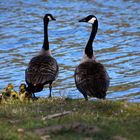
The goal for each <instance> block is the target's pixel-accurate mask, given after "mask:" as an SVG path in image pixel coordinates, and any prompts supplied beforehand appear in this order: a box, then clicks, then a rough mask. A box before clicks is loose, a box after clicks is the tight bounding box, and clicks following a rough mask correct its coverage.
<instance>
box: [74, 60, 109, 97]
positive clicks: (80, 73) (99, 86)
mask: <svg viewBox="0 0 140 140" xmlns="http://www.w3.org/2000/svg"><path fill="white" fill-rule="evenodd" d="M75 83H76V87H77V89H78V90H79V91H80V92H81V93H82V94H83V95H84V97H85V99H87V96H91V97H97V98H100V99H101V98H105V96H106V92H107V89H108V86H109V76H108V74H107V72H106V70H105V68H104V66H103V65H102V64H101V63H99V62H96V61H93V62H84V63H81V64H80V65H79V66H78V67H77V68H76V70H75Z"/></svg>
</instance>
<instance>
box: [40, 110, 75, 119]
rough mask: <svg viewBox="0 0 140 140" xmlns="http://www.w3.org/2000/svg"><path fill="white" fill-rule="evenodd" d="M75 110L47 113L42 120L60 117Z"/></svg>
mask: <svg viewBox="0 0 140 140" xmlns="http://www.w3.org/2000/svg"><path fill="white" fill-rule="evenodd" d="M72 112H73V111H64V112H62V113H56V114H52V115H47V116H45V117H43V118H42V120H48V119H53V118H58V117H62V116H65V115H68V114H71V113H72Z"/></svg>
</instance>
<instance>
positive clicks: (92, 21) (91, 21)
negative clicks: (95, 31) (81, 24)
mask: <svg viewBox="0 0 140 140" xmlns="http://www.w3.org/2000/svg"><path fill="white" fill-rule="evenodd" d="M95 20H96V18H95V17H93V18H91V19H90V20H89V21H88V22H89V23H92V24H93V23H94V21H95Z"/></svg>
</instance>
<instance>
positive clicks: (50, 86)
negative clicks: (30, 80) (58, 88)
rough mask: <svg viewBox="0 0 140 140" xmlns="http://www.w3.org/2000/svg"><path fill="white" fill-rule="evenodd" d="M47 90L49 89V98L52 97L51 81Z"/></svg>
mask: <svg viewBox="0 0 140 140" xmlns="http://www.w3.org/2000/svg"><path fill="white" fill-rule="evenodd" d="M49 90H50V94H49V98H51V97H52V95H51V92H52V83H51V84H49Z"/></svg>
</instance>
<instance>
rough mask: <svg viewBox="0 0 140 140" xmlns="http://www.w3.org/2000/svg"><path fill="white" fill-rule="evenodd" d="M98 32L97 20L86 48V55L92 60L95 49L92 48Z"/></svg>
mask: <svg viewBox="0 0 140 140" xmlns="http://www.w3.org/2000/svg"><path fill="white" fill-rule="evenodd" d="M97 30H98V21H97V20H96V21H95V22H94V24H92V31H91V34H90V37H89V40H88V42H87V45H86V48H85V54H86V55H87V56H88V57H89V58H92V57H93V48H92V44H93V41H94V38H95V36H96V33H97Z"/></svg>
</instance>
